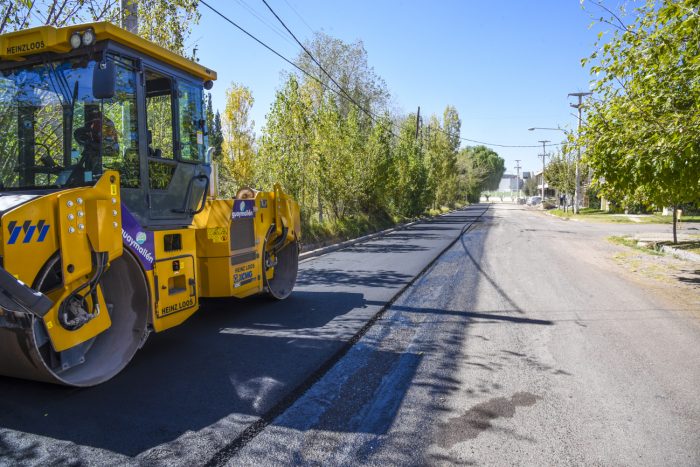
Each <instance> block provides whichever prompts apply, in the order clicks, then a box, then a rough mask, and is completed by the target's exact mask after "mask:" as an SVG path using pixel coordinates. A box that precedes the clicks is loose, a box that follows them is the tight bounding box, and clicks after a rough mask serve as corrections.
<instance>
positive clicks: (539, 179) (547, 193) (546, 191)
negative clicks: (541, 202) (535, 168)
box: [532, 170, 555, 197]
mask: <svg viewBox="0 0 700 467" xmlns="http://www.w3.org/2000/svg"><path fill="white" fill-rule="evenodd" d="M532 177H534V178H535V180H537V193H538V194H539V193H541V191H542V171H541V170H540V171H539V172H535V173H533V174H532ZM544 195H545V197H549V196H551V197H553V196H554V195H555V192H554V189H553V188H550V187H549V184H548V183H547V180H546V179H545V181H544Z"/></svg>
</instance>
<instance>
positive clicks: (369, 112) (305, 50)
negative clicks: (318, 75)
mask: <svg viewBox="0 0 700 467" xmlns="http://www.w3.org/2000/svg"><path fill="white" fill-rule="evenodd" d="M262 2H263V3H264V4H265V6H266V7H267V9H268V10H270V13H272V14H273V15H274V17H275V18H277V21H279V22H280V24H281V25H282V27H283V28H284V29H285V30H286V31H287V32H288V33H289V34H290V35H291V36H292V37H293V38H294V40H295V41H296V43H297V44H299V47H301V48H302V50H303V51H304V52H306V54H307V55H308V56H309V58H311V60H312V61H313V62H314V63H315V64H316V65H317V66H318V67H319V68H320V69H321V71H322V72H323V74H325V75H326V76H327V77H328V79H330V80H331V81H332V82H333V84H335V85H336V86H337V87H338V89H339V90H340V91H341V92H342V93H343V94H344V95H345V97H346V98H347V99H348V100H349V101H350V102H352V103H353V104H354V105H355V106H356V107H357V108H358V109H360V110H361V111H363V112H364V113H365V114H367V116H369V117H370V118H371V119H372V120H373V121H375V122H376V115H374V114H373V113H372V112H371V111H369V110H367V109H365V108H363V107H362V106H361V105H360V104H358V103H357V102H356V101H355V99H353V98H352V97H351V96H350V94H348V92H347V91H346V90H345V89H344V88H343V87H342V86H341V85H340V84H339V83H338V82H337V81H336V80H335V78H333V76H332V75H331V74H330V73H329V72H328V71H326V69H325V68H324V67H323V65H321V63H320V62H319V61H318V60H317V59H316V57H314V55H313V54H312V53H311V52H310V51H309V49H307V48H306V46H305V45H304V44H303V43H302V42H301V41H300V40H299V39H298V38H297V36H296V35H295V34H294V33H293V32H292V31H291V30H290V29H289V27H288V26H287V25H286V24H285V22H284V21H283V20H282V18H280V16H279V15H278V14H277V13H276V12H275V10H274V9H273V8H272V7H271V6H270V4H269V3H267V0H262ZM419 109H420V107H419ZM419 112H420V111H419ZM419 116H420V113H419ZM436 130H437V131H440V132H441V133H444V134H446V135H447V136H449V137H454V136H457V135H454V136H453V135H452V134H451V133H450V132H448V131H445V130H443V129H442V128H440V127H438V128H436ZM417 132H418V130H417V129H416V134H417ZM457 137H458V138H459V139H460V140H462V141H467V142H470V143H476V144H483V145H485V146H496V147H502V148H538V147H539V145H508V144H497V143H487V142H484V141H479V140H475V139H469V138H463V137H462V136H457Z"/></svg>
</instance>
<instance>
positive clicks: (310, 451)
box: [221, 205, 700, 466]
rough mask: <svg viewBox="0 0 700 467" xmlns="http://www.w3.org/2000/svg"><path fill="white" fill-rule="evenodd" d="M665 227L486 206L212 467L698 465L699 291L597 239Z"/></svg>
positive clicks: (699, 283) (699, 278) (699, 276)
mask: <svg viewBox="0 0 700 467" xmlns="http://www.w3.org/2000/svg"><path fill="white" fill-rule="evenodd" d="M659 227H660V226H646V225H644V226H617V225H614V226H610V225H607V226H606V225H590V224H579V223H576V222H565V221H561V220H559V219H554V218H551V217H547V216H544V215H543V214H541V213H538V212H533V211H528V210H527V209H524V208H522V207H518V206H512V205H496V206H494V207H493V208H492V209H491V210H489V211H488V212H487V214H486V215H485V216H484V217H482V219H481V222H478V223H476V224H475V225H474V227H473V228H472V229H470V230H469V231H468V232H467V233H466V234H465V235H464V236H463V237H462V238H461V239H460V241H459V242H457V243H456V244H455V245H454V246H453V247H452V248H450V249H449V251H447V252H446V253H445V254H444V255H442V256H441V258H440V259H439V260H438V261H437V262H436V263H435V264H433V265H432V266H431V268H430V269H429V270H428V271H427V272H426V273H425V274H424V275H423V276H421V278H420V279H419V280H418V281H416V282H415V283H414V284H413V285H412V286H411V287H410V288H409V289H408V290H407V291H406V292H405V293H404V294H402V296H401V297H400V298H399V299H398V300H397V301H396V302H395V303H394V304H393V305H392V306H391V308H390V309H389V310H388V311H387V312H386V313H385V314H384V316H383V318H382V319H381V320H380V321H379V322H377V323H376V325H375V326H373V327H372V328H371V329H370V331H369V332H368V333H367V334H366V335H365V336H364V337H363V339H361V340H360V341H359V342H358V343H357V344H356V345H355V346H354V347H353V348H352V349H351V350H350V351H349V352H348V353H347V355H346V356H345V358H343V359H342V360H340V361H339V362H338V364H337V365H336V366H335V367H334V368H333V369H332V370H331V371H329V372H328V373H327V374H326V375H325V377H324V378H323V379H322V380H321V381H319V383H318V384H316V385H315V386H314V387H313V388H311V390H309V391H308V392H307V393H306V394H305V395H304V396H303V397H301V398H300V399H299V400H297V401H296V403H295V404H294V405H293V406H291V407H290V408H289V409H288V410H287V411H285V412H284V413H283V414H282V415H280V416H279V417H277V418H276V419H275V420H274V421H273V422H272V423H271V424H270V425H269V426H267V427H266V428H265V430H263V431H262V432H261V433H260V434H259V435H258V436H257V437H255V438H254V439H251V440H250V441H249V442H248V443H247V444H245V445H244V446H243V447H242V448H241V449H240V450H239V451H238V452H236V453H235V455H233V456H230V457H228V458H226V459H221V460H222V461H225V462H228V463H229V464H230V465H254V464H255V465H290V464H293V465H455V464H457V465H498V466H500V465H635V466H637V465H654V466H657V465H668V466H684V465H687V466H697V465H700V432H699V431H698V428H699V427H700V398H698V388H699V387H700V345H699V344H700V288H696V289H695V290H697V291H698V293H697V294H696V295H692V293H691V295H690V298H689V299H684V300H681V299H678V300H675V299H673V297H671V298H669V297H668V296H667V294H662V293H658V290H656V289H652V288H650V287H647V286H644V285H642V283H640V282H638V281H637V280H636V279H635V277H634V275H628V274H626V273H624V271H623V269H621V268H620V267H618V266H617V265H615V264H614V262H612V261H611V260H610V256H611V255H612V254H613V253H614V251H615V250H616V249H620V248H621V247H616V246H613V245H610V244H608V243H606V242H604V241H601V240H602V239H601V237H603V236H606V235H610V234H611V233H631V232H633V231H635V232H638V231H639V230H646V231H654V230H659ZM664 227H665V228H668V226H664ZM694 274H695V276H696V282H695V284H696V286H700V271H695V272H694ZM691 285H692V284H691ZM668 287H672V285H670V286H667V288H668ZM686 298H687V297H686Z"/></svg>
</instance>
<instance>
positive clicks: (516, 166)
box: [515, 159, 520, 200]
mask: <svg viewBox="0 0 700 467" xmlns="http://www.w3.org/2000/svg"><path fill="white" fill-rule="evenodd" d="M515 162H516V164H515V170H516V171H517V172H516V173H517V175H516V176H515V183H516V184H517V186H518V200H519V199H520V159H515Z"/></svg>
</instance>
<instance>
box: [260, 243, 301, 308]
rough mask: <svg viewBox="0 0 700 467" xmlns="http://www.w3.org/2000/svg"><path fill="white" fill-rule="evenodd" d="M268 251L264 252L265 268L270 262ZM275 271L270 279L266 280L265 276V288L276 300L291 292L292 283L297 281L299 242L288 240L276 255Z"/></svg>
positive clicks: (265, 275) (282, 298) (267, 267)
mask: <svg viewBox="0 0 700 467" xmlns="http://www.w3.org/2000/svg"><path fill="white" fill-rule="evenodd" d="M270 259H271V258H270V257H269V253H267V251H266V253H265V262H264V266H265V270H266V271H267V269H269V266H268V265H269V264H270ZM272 267H274V268H275V273H274V275H273V276H272V279H270V280H267V274H264V275H263V277H265V288H266V289H267V293H268V294H270V296H271V297H273V298H275V299H277V300H284V299H285V298H287V297H288V296H289V294H291V293H292V290H293V289H294V284H295V283H296V281H297V272H298V270H299V244H298V243H297V242H290V243H288V244H287V245H285V246H284V247H283V248H282V249H281V250H280V251H279V252H278V253H277V256H276V264H275V265H274V266H272Z"/></svg>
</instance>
